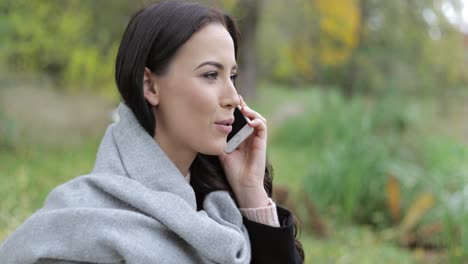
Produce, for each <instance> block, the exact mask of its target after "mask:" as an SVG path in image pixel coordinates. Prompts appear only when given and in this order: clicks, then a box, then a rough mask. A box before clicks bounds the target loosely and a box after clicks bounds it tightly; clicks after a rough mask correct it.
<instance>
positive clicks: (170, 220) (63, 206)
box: [0, 1, 303, 264]
mask: <svg viewBox="0 0 468 264" xmlns="http://www.w3.org/2000/svg"><path fill="white" fill-rule="evenodd" d="M237 43H238V31H237V27H236V25H235V23H234V21H233V20H232V18H230V17H229V16H227V15H225V14H222V13H221V12H220V11H218V10H216V9H211V8H206V7H203V6H200V5H198V4H194V3H184V2H173V1H172V2H162V3H159V4H154V5H151V6H149V7H147V8H145V9H143V10H141V11H140V12H138V13H137V14H135V15H134V16H133V18H132V19H131V21H130V22H129V25H128V27H127V29H126V31H125V33H124V35H123V38H122V41H121V44H120V48H119V51H118V54H117V61H116V82H117V86H118V88H119V91H120V94H121V96H122V98H123V102H124V103H122V104H120V106H119V107H118V113H119V117H120V120H119V121H118V122H117V123H115V124H112V125H110V126H109V128H108V129H107V131H106V133H105V135H104V138H103V140H102V143H101V145H100V147H99V151H98V154H97V159H96V164H95V167H94V169H93V171H92V173H91V174H88V175H84V176H80V177H77V178H75V179H73V180H71V181H70V182H67V183H65V184H63V185H61V186H59V187H57V188H56V189H54V190H53V191H52V192H51V193H50V194H49V196H48V197H47V200H46V202H45V205H44V207H43V208H42V209H40V210H39V211H38V212H36V213H35V214H33V215H32V216H31V217H30V218H29V219H28V220H27V221H26V222H25V223H24V224H23V225H22V226H20V227H19V228H18V230H16V232H14V233H13V234H12V235H11V236H10V237H9V238H8V239H7V240H6V241H5V242H4V243H3V245H2V246H1V248H0V260H1V262H2V263H21V264H25V263H76V262H78V263H79V262H86V263H89V262H91V263H301V262H302V258H303V257H300V255H302V254H303V253H302V249H301V247H300V244H299V243H297V242H296V243H295V240H294V236H295V230H294V223H293V220H292V216H291V213H289V212H288V211H287V210H285V209H283V208H280V207H277V206H276V205H275V204H274V202H273V201H272V200H271V199H270V198H269V196H271V188H272V186H271V177H270V175H269V170H268V167H267V166H266V141H267V126H266V121H265V119H264V118H263V117H262V116H261V115H260V114H258V113H256V112H255V111H253V110H252V109H250V108H249V107H247V105H246V104H245V102H243V100H242V98H241V97H240V96H239V95H238V94H237V91H236V89H235V87H234V80H235V78H236V70H237V65H236V59H235V55H236V51H237ZM238 105H241V106H242V113H243V114H244V115H245V116H247V117H249V118H250V119H251V120H252V121H251V122H250V123H249V125H250V126H251V127H253V128H254V133H253V134H252V135H251V136H250V137H249V138H248V139H247V140H246V141H245V142H243V143H242V144H241V145H240V147H239V148H238V149H237V150H235V151H234V152H232V153H230V154H227V153H224V148H225V146H226V137H227V134H228V132H229V131H230V129H231V126H230V124H231V123H232V118H233V111H234V108H235V107H237V106H238ZM296 244H297V246H296ZM299 252H300V253H299Z"/></svg>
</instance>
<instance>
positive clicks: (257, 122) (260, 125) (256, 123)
mask: <svg viewBox="0 0 468 264" xmlns="http://www.w3.org/2000/svg"><path fill="white" fill-rule="evenodd" d="M248 124H249V126H250V127H252V128H254V129H257V130H258V131H263V130H265V129H266V124H265V123H264V122H263V121H262V120H261V119H258V118H256V119H254V120H251V121H250V122H249V123H248Z"/></svg>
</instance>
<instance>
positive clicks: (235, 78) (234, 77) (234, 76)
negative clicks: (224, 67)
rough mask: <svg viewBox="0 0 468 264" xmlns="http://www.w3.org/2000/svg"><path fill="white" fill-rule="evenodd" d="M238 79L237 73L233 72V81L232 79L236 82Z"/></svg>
mask: <svg viewBox="0 0 468 264" xmlns="http://www.w3.org/2000/svg"><path fill="white" fill-rule="evenodd" d="M236 80H237V73H233V74H231V81H232V82H233V83H235V82H236Z"/></svg>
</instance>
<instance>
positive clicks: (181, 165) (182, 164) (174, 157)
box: [154, 133, 197, 177]
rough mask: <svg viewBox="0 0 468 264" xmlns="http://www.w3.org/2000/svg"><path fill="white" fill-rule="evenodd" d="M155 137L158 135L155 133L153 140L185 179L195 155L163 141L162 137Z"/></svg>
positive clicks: (181, 147)
mask: <svg viewBox="0 0 468 264" xmlns="http://www.w3.org/2000/svg"><path fill="white" fill-rule="evenodd" d="M156 135H158V133H155V136H154V140H155V141H156V142H157V143H158V144H159V146H160V147H161V149H162V150H163V151H164V153H166V155H167V156H168V157H169V159H170V160H171V161H172V162H173V163H174V165H175V166H176V167H177V169H179V171H180V173H181V174H182V176H184V177H185V176H186V175H187V174H188V173H189V170H190V165H192V162H193V160H194V159H195V157H196V156H197V153H196V152H194V151H191V150H189V149H187V148H184V146H182V145H178V144H174V142H171V141H169V140H165V138H164V137H162V136H156Z"/></svg>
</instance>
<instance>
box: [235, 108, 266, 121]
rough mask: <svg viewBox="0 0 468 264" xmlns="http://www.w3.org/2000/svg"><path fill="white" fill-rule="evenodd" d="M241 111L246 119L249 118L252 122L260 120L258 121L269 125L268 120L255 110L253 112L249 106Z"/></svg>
mask: <svg viewBox="0 0 468 264" xmlns="http://www.w3.org/2000/svg"><path fill="white" fill-rule="evenodd" d="M241 111H242V114H244V115H245V116H246V117H248V118H249V119H251V120H253V119H256V118H258V119H260V120H262V122H263V123H265V124H266V123H267V120H266V118H264V117H263V116H262V115H261V114H259V113H257V112H255V111H254V110H252V109H251V108H249V107H248V106H246V107H242V109H241Z"/></svg>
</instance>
